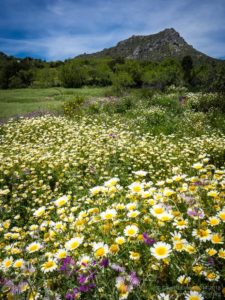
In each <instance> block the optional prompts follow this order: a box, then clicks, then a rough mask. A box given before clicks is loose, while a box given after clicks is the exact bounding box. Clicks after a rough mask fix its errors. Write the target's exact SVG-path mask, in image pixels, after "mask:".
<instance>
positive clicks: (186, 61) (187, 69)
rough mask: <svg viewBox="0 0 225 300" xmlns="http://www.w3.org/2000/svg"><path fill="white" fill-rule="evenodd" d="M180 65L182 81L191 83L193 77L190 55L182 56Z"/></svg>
mask: <svg viewBox="0 0 225 300" xmlns="http://www.w3.org/2000/svg"><path fill="white" fill-rule="evenodd" d="M181 66H182V69H183V72H184V81H185V82H186V83H187V84H191V81H192V79H193V72H192V71H193V67H194V66H193V60H192V57H191V56H190V55H187V56H184V57H183V59H182V62H181Z"/></svg>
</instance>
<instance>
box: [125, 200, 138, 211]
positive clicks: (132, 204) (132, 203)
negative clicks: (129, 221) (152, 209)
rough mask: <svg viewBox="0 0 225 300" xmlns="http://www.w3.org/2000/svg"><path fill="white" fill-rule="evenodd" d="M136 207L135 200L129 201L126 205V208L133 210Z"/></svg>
mask: <svg viewBox="0 0 225 300" xmlns="http://www.w3.org/2000/svg"><path fill="white" fill-rule="evenodd" d="M137 207H138V204H137V202H131V203H128V204H127V205H126V209H127V210H135V209H136V208H137Z"/></svg>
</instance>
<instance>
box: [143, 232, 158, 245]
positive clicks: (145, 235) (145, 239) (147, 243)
mask: <svg viewBox="0 0 225 300" xmlns="http://www.w3.org/2000/svg"><path fill="white" fill-rule="evenodd" d="M142 236H143V238H144V243H145V244H146V245H148V246H151V245H153V244H154V243H155V240H154V239H152V238H150V237H149V236H148V234H147V233H146V232H144V233H143V234H142Z"/></svg>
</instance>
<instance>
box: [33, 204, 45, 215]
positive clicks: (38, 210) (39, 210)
mask: <svg viewBox="0 0 225 300" xmlns="http://www.w3.org/2000/svg"><path fill="white" fill-rule="evenodd" d="M45 211H46V207H45V206H41V207H39V208H38V209H37V210H35V212H34V216H35V217H37V218H40V217H41V216H43V214H44V213H45Z"/></svg>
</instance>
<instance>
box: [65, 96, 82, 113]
mask: <svg viewBox="0 0 225 300" xmlns="http://www.w3.org/2000/svg"><path fill="white" fill-rule="evenodd" d="M83 103H84V97H81V96H75V97H74V98H73V99H71V100H68V101H65V102H64V103H63V105H62V109H63V113H64V114H65V115H66V116H69V117H72V116H74V114H75V113H76V112H78V111H79V110H80V108H81V105H82V104H83Z"/></svg>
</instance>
